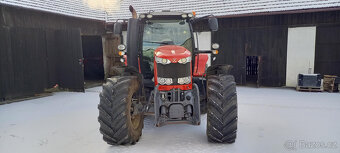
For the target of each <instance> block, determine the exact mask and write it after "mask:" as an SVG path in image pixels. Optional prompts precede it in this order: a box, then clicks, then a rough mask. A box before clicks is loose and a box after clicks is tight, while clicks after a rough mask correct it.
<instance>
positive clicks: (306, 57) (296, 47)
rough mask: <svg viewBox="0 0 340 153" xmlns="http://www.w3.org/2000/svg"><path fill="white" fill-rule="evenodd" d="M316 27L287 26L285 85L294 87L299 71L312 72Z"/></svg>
mask: <svg viewBox="0 0 340 153" xmlns="http://www.w3.org/2000/svg"><path fill="white" fill-rule="evenodd" d="M315 37H316V27H296V28H288V43H287V70H286V71H287V72H286V86H288V87H296V85H297V76H298V74H299V73H304V74H307V73H314V59H315Z"/></svg>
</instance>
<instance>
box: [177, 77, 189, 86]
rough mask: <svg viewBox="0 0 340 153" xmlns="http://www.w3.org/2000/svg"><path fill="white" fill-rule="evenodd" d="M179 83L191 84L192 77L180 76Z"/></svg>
mask: <svg viewBox="0 0 340 153" xmlns="http://www.w3.org/2000/svg"><path fill="white" fill-rule="evenodd" d="M177 82H178V84H189V83H190V82H191V79H190V77H183V78H178V81H177Z"/></svg>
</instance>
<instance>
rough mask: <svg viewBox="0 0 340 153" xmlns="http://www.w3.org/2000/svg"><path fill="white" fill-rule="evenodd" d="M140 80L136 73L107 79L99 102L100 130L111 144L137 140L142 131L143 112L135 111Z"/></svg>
mask: <svg viewBox="0 0 340 153" xmlns="http://www.w3.org/2000/svg"><path fill="white" fill-rule="evenodd" d="M139 86H140V83H139V81H138V79H137V77H136V76H123V77H113V78H109V79H107V82H106V83H105V84H104V85H103V91H102V92H101V93H100V103H99V105H98V109H99V117H98V121H99V123H100V129H99V130H100V133H102V134H103V139H104V141H105V142H107V143H108V144H110V145H125V144H135V143H136V142H138V140H139V138H140V137H141V135H142V128H143V126H144V125H143V124H144V122H143V121H144V118H143V114H133V113H132V112H133V109H134V107H133V103H132V100H133V99H135V96H136V93H137V92H138V90H139Z"/></svg>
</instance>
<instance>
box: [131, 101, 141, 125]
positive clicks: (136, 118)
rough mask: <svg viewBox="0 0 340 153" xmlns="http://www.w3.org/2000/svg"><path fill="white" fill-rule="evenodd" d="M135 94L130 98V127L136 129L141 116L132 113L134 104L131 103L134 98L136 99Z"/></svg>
mask: <svg viewBox="0 0 340 153" xmlns="http://www.w3.org/2000/svg"><path fill="white" fill-rule="evenodd" d="M135 97H136V96H135V94H134V95H133V96H132V98H131V104H130V121H131V124H132V128H133V129H137V128H138V127H139V124H140V118H141V115H139V114H133V113H134V108H135V107H134V105H133V101H134V100H136V101H137V100H138V99H136V98H135Z"/></svg>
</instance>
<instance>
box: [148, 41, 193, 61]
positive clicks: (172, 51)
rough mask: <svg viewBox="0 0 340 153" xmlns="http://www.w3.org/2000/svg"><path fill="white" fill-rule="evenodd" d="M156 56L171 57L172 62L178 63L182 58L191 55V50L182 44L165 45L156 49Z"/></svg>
mask: <svg viewBox="0 0 340 153" xmlns="http://www.w3.org/2000/svg"><path fill="white" fill-rule="evenodd" d="M155 56H157V57H159V58H165V59H169V60H170V61H171V63H177V62H178V61H179V60H180V59H182V58H186V57H190V56H191V52H190V51H189V50H187V49H186V48H184V47H182V46H176V45H165V46H160V47H158V48H157V49H156V50H155Z"/></svg>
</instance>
